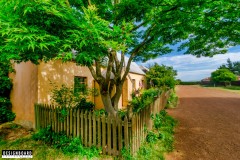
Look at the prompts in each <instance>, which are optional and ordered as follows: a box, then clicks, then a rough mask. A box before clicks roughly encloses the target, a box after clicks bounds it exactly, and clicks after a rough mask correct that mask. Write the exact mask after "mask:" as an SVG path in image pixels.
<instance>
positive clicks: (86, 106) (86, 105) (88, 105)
mask: <svg viewBox="0 0 240 160" xmlns="http://www.w3.org/2000/svg"><path fill="white" fill-rule="evenodd" d="M94 107H95V104H94V103H93V102H91V101H87V100H86V98H82V99H81V100H80V102H79V103H78V104H77V105H76V108H79V109H82V110H88V111H92V110H93V109H94Z"/></svg>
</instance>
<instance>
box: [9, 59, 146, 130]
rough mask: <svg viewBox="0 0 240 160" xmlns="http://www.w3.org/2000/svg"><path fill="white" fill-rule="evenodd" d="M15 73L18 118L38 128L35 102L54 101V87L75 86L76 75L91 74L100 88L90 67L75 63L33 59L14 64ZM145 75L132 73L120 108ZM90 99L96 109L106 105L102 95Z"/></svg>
mask: <svg viewBox="0 0 240 160" xmlns="http://www.w3.org/2000/svg"><path fill="white" fill-rule="evenodd" d="M14 68H15V70H16V73H15V74H11V75H10V77H11V78H12V79H13V90H12V92H11V101H12V104H13V112H15V113H16V115H17V116H16V121H17V122H21V123H22V124H23V123H24V124H25V126H29V127H34V103H44V104H50V103H51V90H52V89H53V86H52V85H51V84H50V82H52V83H54V84H55V85H58V86H61V85H62V84H67V85H68V86H70V87H73V85H74V76H82V77H87V85H88V87H89V88H93V87H94V86H95V87H96V86H97V84H95V85H94V79H93V77H92V75H91V73H90V71H89V69H88V68H87V67H82V66H77V65H76V64H75V63H73V62H67V63H62V62H61V61H50V62H47V63H44V62H41V63H40V64H39V65H38V66H36V65H33V64H32V63H31V62H27V63H20V64H14ZM144 77H145V76H144V75H139V74H134V73H129V76H128V77H127V79H126V81H125V83H124V86H123V91H122V94H123V96H121V97H120V101H119V104H118V107H119V109H124V108H126V106H127V104H128V102H129V101H130V100H131V98H132V97H131V94H132V91H133V89H132V82H131V80H130V79H135V81H136V89H139V87H140V86H139V81H142V80H144ZM89 100H91V101H93V102H95V103H96V108H97V109H101V108H103V104H102V102H101V96H100V95H99V96H98V97H89Z"/></svg>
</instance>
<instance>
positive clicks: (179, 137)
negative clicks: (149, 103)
mask: <svg viewBox="0 0 240 160" xmlns="http://www.w3.org/2000/svg"><path fill="white" fill-rule="evenodd" d="M177 94H178V96H179V100H180V101H179V105H178V107H177V108H175V109H169V110H168V113H169V114H170V115H172V116H173V117H174V118H176V119H177V120H178V126H177V128H176V133H175V151H174V152H172V153H170V154H168V155H166V159H167V160H239V159H240V94H238V93H233V92H230V91H225V90H219V89H212V88H202V87H199V86H178V88H177Z"/></svg>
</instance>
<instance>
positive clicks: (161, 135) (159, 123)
mask: <svg viewBox="0 0 240 160" xmlns="http://www.w3.org/2000/svg"><path fill="white" fill-rule="evenodd" d="M152 119H153V121H154V130H152V131H147V132H148V134H147V137H146V141H145V142H144V143H143V145H142V146H141V147H140V149H139V151H138V153H137V156H135V157H133V156H131V155H130V152H129V151H128V150H126V149H123V150H122V155H123V157H124V159H126V160H135V159H136V160H138V159H141V160H145V159H152V160H155V159H159V160H164V156H163V154H164V153H165V152H171V151H172V150H173V149H174V147H173V142H174V136H173V134H174V127H175V126H176V124H177V121H176V120H175V119H173V118H172V117H171V116H169V115H168V114H167V112H166V111H165V110H162V111H161V112H160V113H159V114H156V115H155V116H152Z"/></svg>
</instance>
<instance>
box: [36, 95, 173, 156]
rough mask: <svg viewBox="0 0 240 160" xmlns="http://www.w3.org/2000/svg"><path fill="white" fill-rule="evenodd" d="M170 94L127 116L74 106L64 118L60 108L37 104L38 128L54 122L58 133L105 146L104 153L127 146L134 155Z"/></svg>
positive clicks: (115, 151)
mask: <svg viewBox="0 0 240 160" xmlns="http://www.w3.org/2000/svg"><path fill="white" fill-rule="evenodd" d="M168 96H169V92H165V93H162V94H161V95H160V96H159V97H157V98H156V100H155V102H154V103H152V104H151V105H150V106H149V107H146V108H145V109H143V110H142V111H140V112H139V113H136V114H133V115H132V116H131V115H130V116H125V117H124V118H120V117H111V116H106V115H96V114H95V113H94V112H89V111H82V110H80V109H72V108H67V109H66V111H67V113H68V114H67V116H65V117H64V118H63V117H62V115H61V113H60V111H61V108H60V107H56V106H52V105H44V104H35V127H36V129H37V130H39V129H41V128H45V127H47V126H48V125H51V126H52V129H53V131H55V132H65V133H66V134H67V136H69V137H80V138H81V140H82V143H83V145H84V146H88V147H90V146H96V147H98V148H100V147H101V148H102V153H103V154H108V155H113V156H118V155H120V154H121V150H122V149H123V147H125V148H128V149H130V151H131V153H132V154H134V153H136V152H137V151H138V149H139V147H140V145H141V143H142V142H143V141H144V139H145V138H146V134H147V132H146V129H147V130H151V129H152V126H153V125H152V123H153V122H152V120H151V115H152V114H156V113H159V112H160V110H162V109H163V108H164V106H165V104H166V102H167V101H166V100H167V98H168Z"/></svg>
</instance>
